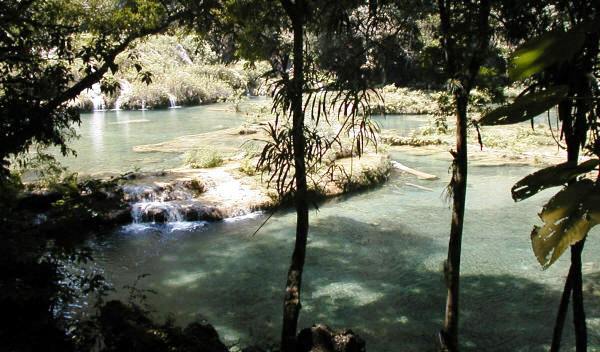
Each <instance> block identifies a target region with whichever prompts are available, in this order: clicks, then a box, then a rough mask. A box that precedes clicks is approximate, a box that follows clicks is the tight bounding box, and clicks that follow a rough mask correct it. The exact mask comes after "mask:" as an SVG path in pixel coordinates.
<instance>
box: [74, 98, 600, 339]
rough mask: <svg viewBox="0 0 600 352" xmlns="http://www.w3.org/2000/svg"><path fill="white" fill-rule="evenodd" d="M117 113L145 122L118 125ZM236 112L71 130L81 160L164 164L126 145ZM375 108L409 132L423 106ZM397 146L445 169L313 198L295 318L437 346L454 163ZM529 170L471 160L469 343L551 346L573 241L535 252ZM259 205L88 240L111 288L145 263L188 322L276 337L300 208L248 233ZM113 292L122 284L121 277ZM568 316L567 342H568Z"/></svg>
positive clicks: (594, 267)
mask: <svg viewBox="0 0 600 352" xmlns="http://www.w3.org/2000/svg"><path fill="white" fill-rule="evenodd" d="M121 116H127V119H129V121H131V120H138V119H148V120H150V122H147V124H145V123H143V122H140V123H127V124H115V125H111V123H113V122H119V121H121V120H120V119H121ZM241 119H242V117H241V116H238V115H235V114H233V113H230V114H229V115H226V114H225V113H222V112H216V111H213V112H211V111H210V110H208V109H207V108H206V107H201V108H190V109H179V110H173V111H168V112H164V111H162V112H161V111H156V112H144V113H142V112H120V113H118V114H114V113H111V114H107V113H105V114H104V115H103V118H100V117H97V116H96V114H94V115H91V116H84V123H83V126H82V131H83V132H84V133H82V135H83V137H82V139H80V140H79V141H78V144H77V148H78V150H79V151H80V156H81V157H82V159H79V160H77V161H75V162H74V165H76V166H78V167H81V168H82V169H83V168H86V167H87V168H90V167H92V168H102V169H106V168H109V169H112V168H115V169H122V168H124V167H125V166H129V165H137V164H136V162H139V163H140V164H141V165H148V166H149V167H151V166H152V162H154V161H148V160H147V159H149V160H156V161H155V163H156V165H159V166H160V167H165V165H169V164H170V163H171V162H172V164H176V162H181V161H180V160H179V161H177V160H176V159H175V161H171V159H173V156H172V155H171V156H170V158H171V159H164V158H162V156H160V155H149V154H138V155H136V154H135V153H133V152H130V148H131V147H132V146H133V145H137V144H143V143H153V142H160V141H164V140H167V139H170V138H173V137H176V136H180V135H185V134H193V133H199V132H203V131H209V130H212V129H216V128H219V127H221V126H232V125H236V124H239V123H240V121H241ZM380 122H381V124H382V126H383V127H385V128H396V129H399V130H401V131H404V133H408V131H410V130H411V129H413V128H416V127H417V126H419V125H422V124H423V119H422V118H418V117H399V116H396V117H394V116H392V117H388V118H387V119H385V120H381V121H380ZM98 126H102V127H98ZM99 150H101V151H102V152H101V153H99V152H98V151H99ZM83 151H87V152H89V153H90V156H88V157H86V156H84V154H85V153H82V152H83ZM161 158H162V159H161ZM392 158H393V160H396V161H400V162H402V163H404V164H406V165H408V166H410V167H413V168H416V169H419V170H422V171H425V172H428V173H432V174H435V175H438V176H440V177H441V178H440V180H437V181H420V180H417V179H415V178H414V177H411V176H406V175H402V174H399V173H393V174H392V177H391V180H390V181H389V182H388V183H386V184H385V185H383V186H381V187H379V188H376V189H373V190H370V191H367V192H362V193H359V194H355V195H352V196H348V197H342V198H339V199H335V200H332V201H329V202H328V203H326V204H323V205H322V206H321V207H320V208H319V210H318V211H316V210H314V211H311V214H310V215H311V229H310V239H309V243H308V253H307V260H306V267H305V272H304V282H303V291H302V299H303V308H302V311H301V322H300V326H302V327H306V326H310V325H312V324H313V323H316V322H321V323H326V324H328V325H330V326H333V327H340V328H341V327H350V328H352V329H353V330H354V331H355V332H357V333H358V334H360V335H361V336H362V337H363V338H365V339H366V342H367V349H368V350H369V351H429V350H434V346H435V345H434V336H435V334H436V331H438V330H439V328H440V326H441V324H442V319H443V311H444V302H445V296H446V294H445V289H444V283H443V275H442V261H443V260H444V258H445V256H446V251H447V243H448V232H449V225H450V210H449V204H448V202H446V200H445V198H444V189H445V187H446V185H447V183H448V180H449V174H448V167H449V163H448V161H447V159H442V158H439V157H417V156H410V155H403V154H400V153H392ZM534 170H535V169H534V168H533V167H516V166H502V167H476V166H474V167H471V168H470V171H469V184H468V195H467V210H466V214H467V217H466V224H465V229H464V240H463V257H462V263H463V267H462V286H461V289H462V291H461V292H462V296H461V339H462V340H461V343H462V345H463V349H464V350H468V351H544V350H547V349H548V344H549V341H550V338H551V334H552V326H553V321H554V317H555V311H556V307H557V305H558V301H559V297H560V293H561V289H562V284H563V281H564V276H565V275H566V272H567V269H568V255H565V256H564V258H562V259H561V260H559V262H557V263H556V264H555V265H553V266H552V267H551V268H550V269H548V270H546V271H542V270H541V269H540V266H539V265H538V264H537V262H536V260H535V258H534V256H533V253H532V251H531V246H530V241H529V233H530V231H531V228H532V225H533V224H534V223H537V218H536V213H537V212H538V210H539V209H540V206H541V205H542V204H543V203H544V202H545V200H546V199H548V197H549V196H550V195H551V194H552V191H546V192H544V193H542V194H540V195H538V196H536V197H534V198H533V199H530V200H526V201H523V202H520V203H516V204H515V203H513V201H512V200H511V198H510V187H511V186H512V184H513V183H514V182H515V181H516V180H518V179H519V178H521V177H523V176H524V175H526V174H528V173H530V172H532V171H534ZM407 183H409V184H417V185H421V186H425V187H427V188H430V189H432V191H427V190H423V189H419V188H415V187H413V186H411V185H407ZM265 218H266V215H254V216H246V217H245V218H241V219H233V220H227V221H223V222H218V223H210V224H208V223H174V224H168V225H162V226H159V225H139V224H137V225H130V226H126V227H123V228H121V229H118V230H116V231H115V232H114V233H113V234H110V235H108V236H104V237H103V238H102V239H99V240H96V241H94V242H93V243H92V246H93V247H94V248H95V251H96V254H95V257H96V260H97V262H96V265H98V266H99V267H100V268H101V269H102V270H103V271H104V273H105V275H106V277H107V278H108V279H109V280H110V281H111V282H112V284H113V285H114V286H115V287H116V288H117V289H118V288H120V287H122V286H124V285H130V284H132V283H133V282H134V281H135V279H136V277H137V276H138V275H140V274H150V276H149V277H146V278H145V279H143V280H142V281H141V282H140V287H142V288H151V289H154V290H156V291H157V292H158V294H157V295H151V297H150V303H152V304H153V306H154V307H155V309H156V310H157V315H158V316H166V315H167V314H172V315H173V316H174V317H175V318H176V319H177V321H178V322H179V323H181V324H184V323H187V322H190V321H192V320H195V319H206V320H207V321H209V322H210V323H211V324H214V325H215V326H216V328H217V330H218V331H219V333H220V334H221V336H222V337H223V338H224V339H225V340H226V341H227V342H228V343H235V342H240V344H241V345H242V346H243V345H247V344H251V343H260V344H263V345H267V344H270V343H273V344H275V343H277V339H278V336H279V329H280V325H281V314H282V299H283V287H284V284H285V276H286V271H287V267H288V264H289V258H290V254H291V252H292V246H293V239H294V222H295V215H294V214H293V213H291V212H286V211H280V212H278V213H276V214H275V215H274V216H273V217H272V218H271V219H270V220H269V221H268V222H267V224H266V225H265V226H264V227H263V228H262V229H261V230H260V231H259V232H258V234H256V235H255V236H251V235H252V233H253V232H254V231H255V230H256V229H257V228H258V227H259V226H260V224H261V223H262V222H263V221H264V220H265ZM597 235H598V233H597V231H596V233H592V234H591V236H590V237H591V238H590V241H588V243H587V244H586V249H585V252H584V258H583V261H584V273H585V280H586V299H587V300H586V311H587V317H588V330H589V335H590V336H589V340H590V346H591V347H590V350H591V351H600V302H599V295H600V285H598V282H599V281H600V274H599V273H600V267H599V265H598V259H599V255H598V253H599V249H600V241H597ZM117 296H119V297H125V296H126V291H125V290H120V291H118V293H117ZM570 321H571V319H570V318H569V319H567V324H568V325H567V327H566V328H565V339H564V341H565V345H566V346H572V345H573V334H572V326H571V325H570ZM566 350H568V349H566Z"/></svg>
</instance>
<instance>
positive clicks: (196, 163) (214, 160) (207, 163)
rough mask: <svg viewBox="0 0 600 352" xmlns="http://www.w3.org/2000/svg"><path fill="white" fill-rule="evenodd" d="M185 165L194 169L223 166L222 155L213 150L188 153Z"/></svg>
mask: <svg viewBox="0 0 600 352" xmlns="http://www.w3.org/2000/svg"><path fill="white" fill-rule="evenodd" d="M185 163H186V164H187V165H188V166H189V167H191V168H194V169H206V168H211V167H217V166H221V165H223V155H221V153H219V152H218V151H216V150H214V149H198V150H194V151H191V152H188V154H187V155H186V158H185Z"/></svg>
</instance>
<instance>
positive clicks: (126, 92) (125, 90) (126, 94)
mask: <svg viewBox="0 0 600 352" xmlns="http://www.w3.org/2000/svg"><path fill="white" fill-rule="evenodd" d="M119 86H120V87H121V93H120V94H119V97H118V98H117V100H115V108H114V110H115V111H120V110H121V105H123V103H124V102H127V101H128V100H129V98H130V96H131V92H133V88H132V86H131V83H129V82H127V80H124V79H121V80H119Z"/></svg>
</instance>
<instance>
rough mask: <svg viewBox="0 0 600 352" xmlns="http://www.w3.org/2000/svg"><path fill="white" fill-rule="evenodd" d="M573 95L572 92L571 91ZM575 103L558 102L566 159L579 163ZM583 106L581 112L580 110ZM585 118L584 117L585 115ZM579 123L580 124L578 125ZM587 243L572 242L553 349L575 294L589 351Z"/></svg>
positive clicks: (583, 344)
mask: <svg viewBox="0 0 600 352" xmlns="http://www.w3.org/2000/svg"><path fill="white" fill-rule="evenodd" d="M569 95H570V96H572V95H573V92H572V91H571V92H570V93H569ZM572 108H573V104H572V102H571V101H569V100H566V101H563V102H562V103H560V104H559V105H558V116H559V119H560V120H561V121H562V125H563V131H564V134H565V140H566V142H567V161H569V162H572V163H577V162H578V160H579V148H580V146H581V140H582V136H585V132H584V129H585V127H584V129H583V130H582V128H581V127H579V126H578V122H580V121H575V123H574V120H579V119H580V118H582V117H583V116H577V117H576V118H575V119H574V118H573V115H572ZM581 111H582V110H580V111H579V112H580V113H581ZM583 118H585V117H583ZM578 127H579V128H578ZM584 244H585V238H584V239H583V240H581V241H580V242H578V243H576V244H575V245H573V246H571V266H570V267H569V274H568V275H567V279H566V282H565V287H564V289H563V293H562V297H561V301H560V305H559V308H558V314H557V317H556V322H555V324H554V334H553V336H552V346H551V352H558V351H559V350H560V342H561V335H562V331H563V327H564V324H565V317H566V312H567V308H568V305H569V297H570V296H571V294H572V297H573V325H574V327H575V346H576V351H577V352H584V351H587V327H586V322H585V311H584V308H583V278H582V273H581V252H582V251H583V246H584Z"/></svg>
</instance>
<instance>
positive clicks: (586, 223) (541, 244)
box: [531, 179, 600, 269]
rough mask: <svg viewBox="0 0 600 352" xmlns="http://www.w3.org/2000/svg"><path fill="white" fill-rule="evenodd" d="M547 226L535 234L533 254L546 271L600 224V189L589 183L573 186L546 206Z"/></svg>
mask: <svg viewBox="0 0 600 352" xmlns="http://www.w3.org/2000/svg"><path fill="white" fill-rule="evenodd" d="M539 217H540V219H542V221H543V222H544V225H542V226H541V227H540V226H535V227H534V228H533V231H532V232H531V245H532V248H533V252H534V254H535V256H536V258H537V260H538V262H539V263H540V264H541V265H542V267H543V268H544V269H546V268H548V267H549V266H550V265H552V264H553V263H554V262H555V261H556V260H557V259H558V258H560V256H561V255H562V254H563V253H564V252H565V250H567V249H568V248H569V246H571V245H573V244H575V243H577V242H579V241H581V240H582V239H584V238H585V236H587V234H588V232H589V231H590V229H591V228H592V227H594V226H595V225H597V224H598V223H600V188H599V187H598V186H596V185H594V182H593V181H591V180H589V179H583V180H581V181H578V182H575V183H572V184H570V185H568V186H567V187H565V188H563V189H562V190H561V191H560V192H558V193H557V194H556V195H555V196H554V197H552V199H550V200H549V201H548V203H546V205H545V206H544V208H543V209H542V212H541V213H540V214H539Z"/></svg>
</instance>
